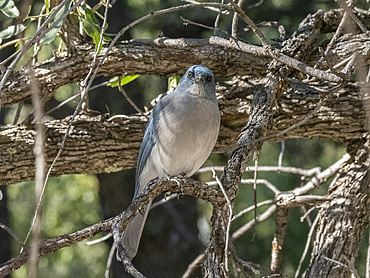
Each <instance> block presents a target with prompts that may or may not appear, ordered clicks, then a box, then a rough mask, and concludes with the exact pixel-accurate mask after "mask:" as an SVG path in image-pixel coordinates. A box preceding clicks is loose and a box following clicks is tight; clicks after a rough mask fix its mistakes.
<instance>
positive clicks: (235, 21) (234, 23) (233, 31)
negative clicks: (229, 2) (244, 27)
mask: <svg viewBox="0 0 370 278" xmlns="http://www.w3.org/2000/svg"><path fill="white" fill-rule="evenodd" d="M244 1H245V0H239V2H238V6H239V7H240V8H241V7H242V6H243V4H244ZM237 32H238V14H237V12H235V13H234V15H233V21H232V25H231V36H232V37H234V38H237Z"/></svg>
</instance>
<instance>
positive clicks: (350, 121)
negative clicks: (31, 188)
mask: <svg viewBox="0 0 370 278" xmlns="http://www.w3.org/2000/svg"><path fill="white" fill-rule="evenodd" d="M260 86H261V84H259V83H258V82H257V84H252V83H250V82H248V83H247V80H240V79H237V80H234V81H233V82H231V83H230V84H224V85H222V86H219V93H220V96H219V103H220V108H221V114H222V127H221V131H220V136H219V138H218V142H217V145H216V148H215V150H216V151H222V150H224V149H226V148H228V147H230V146H232V145H233V144H235V143H236V139H237V138H238V134H239V131H240V129H241V128H242V126H243V122H244V121H245V120H246V119H248V115H249V110H250V105H251V101H252V100H251V99H252V95H253V91H255V90H256V89H257V88H258V87H260ZM327 88H330V86H326V85H323V86H319V87H317V88H314V87H310V86H305V87H303V86H298V87H297V86H296V85H292V86H291V87H290V88H289V89H288V90H287V92H286V93H285V94H283V95H282V96H281V97H280V100H279V104H280V105H279V108H278V109H276V111H275V113H274V118H273V124H272V126H273V129H272V130H271V131H270V134H274V133H277V132H279V131H282V130H284V129H285V128H287V127H290V126H291V125H293V124H295V123H298V122H299V121H300V120H302V119H304V118H305V117H306V116H307V113H308V112H309V111H312V110H313V109H314V108H315V106H316V105H317V102H318V100H319V93H318V89H320V90H321V89H322V90H327ZM361 107H362V102H361V95H360V84H356V83H354V84H350V85H348V86H347V87H345V88H343V89H342V90H341V91H340V92H339V93H338V95H337V96H331V97H329V98H327V99H326V100H325V102H324V103H323V106H322V107H321V110H320V113H319V114H317V116H316V117H313V118H312V119H310V120H309V121H308V122H306V123H305V124H304V125H301V126H299V127H297V128H295V129H294V130H292V131H290V132H288V133H286V134H283V135H281V136H276V137H273V138H272V139H270V141H271V140H274V141H278V140H282V139H287V138H313V137H318V136H320V137H327V138H331V139H334V140H337V141H340V142H346V141H347V140H351V139H355V138H360V137H361V136H362V135H363V133H364V130H365V126H366V117H365V114H364V110H363V109H361ZM69 121H70V118H69V117H67V118H66V119H63V120H54V121H50V122H45V130H46V143H47V146H46V150H47V153H46V157H47V163H48V165H50V164H51V162H52V160H53V159H54V157H55V155H56V153H57V152H58V149H59V146H60V143H61V141H62V138H63V136H64V133H65V131H66V129H67V126H68V123H69ZM145 124H146V118H145V117H143V116H124V117H123V118H116V119H114V120H112V121H108V120H107V118H104V117H103V116H98V117H89V116H84V115H81V116H79V117H77V119H76V120H75V121H74V123H73V125H72V127H73V128H72V129H71V131H70V134H69V136H68V139H67V141H66V146H65V148H64V150H63V152H62V155H61V157H60V158H59V159H58V161H57V163H56V164H55V166H54V168H53V171H52V175H53V176H59V175H63V174H81V173H91V174H97V173H109V172H117V171H120V170H124V169H129V168H133V167H135V165H136V158H137V154H138V150H139V148H140V144H141V140H142V137H143V132H144V129H145ZM34 135H35V131H34V130H33V126H32V125H26V126H25V125H15V126H3V127H0V145H1V148H0V161H1V163H2V167H0V183H1V184H13V183H17V182H20V181H26V180H31V179H33V178H34V171H35V169H34V155H33V151H32V149H33V144H34Z"/></svg>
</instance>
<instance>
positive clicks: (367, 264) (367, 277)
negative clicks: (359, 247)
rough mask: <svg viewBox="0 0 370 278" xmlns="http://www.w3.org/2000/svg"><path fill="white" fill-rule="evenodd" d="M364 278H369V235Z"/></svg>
mask: <svg viewBox="0 0 370 278" xmlns="http://www.w3.org/2000/svg"><path fill="white" fill-rule="evenodd" d="M366 278H370V233H369V241H368V246H367V255H366Z"/></svg>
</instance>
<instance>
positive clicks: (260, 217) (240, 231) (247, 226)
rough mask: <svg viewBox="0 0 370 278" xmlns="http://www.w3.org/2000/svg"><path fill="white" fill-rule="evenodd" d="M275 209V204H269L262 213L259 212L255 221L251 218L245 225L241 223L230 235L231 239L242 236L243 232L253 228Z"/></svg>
mask: <svg viewBox="0 0 370 278" xmlns="http://www.w3.org/2000/svg"><path fill="white" fill-rule="evenodd" d="M275 211H276V205H272V206H270V207H269V208H268V209H267V210H265V211H264V212H263V213H262V214H260V215H258V216H257V221H255V220H254V219H252V220H251V221H249V222H248V223H246V224H245V225H243V226H242V227H240V228H239V229H237V230H236V231H235V232H234V233H233V234H232V235H231V241H234V240H235V239H237V238H239V237H240V236H242V235H243V234H245V233H246V232H247V231H248V230H250V229H251V228H253V227H254V225H256V224H257V222H258V223H261V222H263V221H265V220H267V219H268V218H269V217H270V216H271V215H273V214H274V212H275Z"/></svg>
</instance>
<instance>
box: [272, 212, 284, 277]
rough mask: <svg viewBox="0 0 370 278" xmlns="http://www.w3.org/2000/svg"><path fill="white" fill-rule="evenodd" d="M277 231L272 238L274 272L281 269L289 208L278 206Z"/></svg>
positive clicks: (277, 272) (276, 272)
mask: <svg viewBox="0 0 370 278" xmlns="http://www.w3.org/2000/svg"><path fill="white" fill-rule="evenodd" d="M275 223H276V232H275V235H274V239H273V240H272V248H271V263H270V269H271V273H272V274H279V273H280V269H281V258H282V251H283V245H284V241H285V238H286V233H287V227H288V209H287V208H284V207H281V206H277V210H276V220H275Z"/></svg>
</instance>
